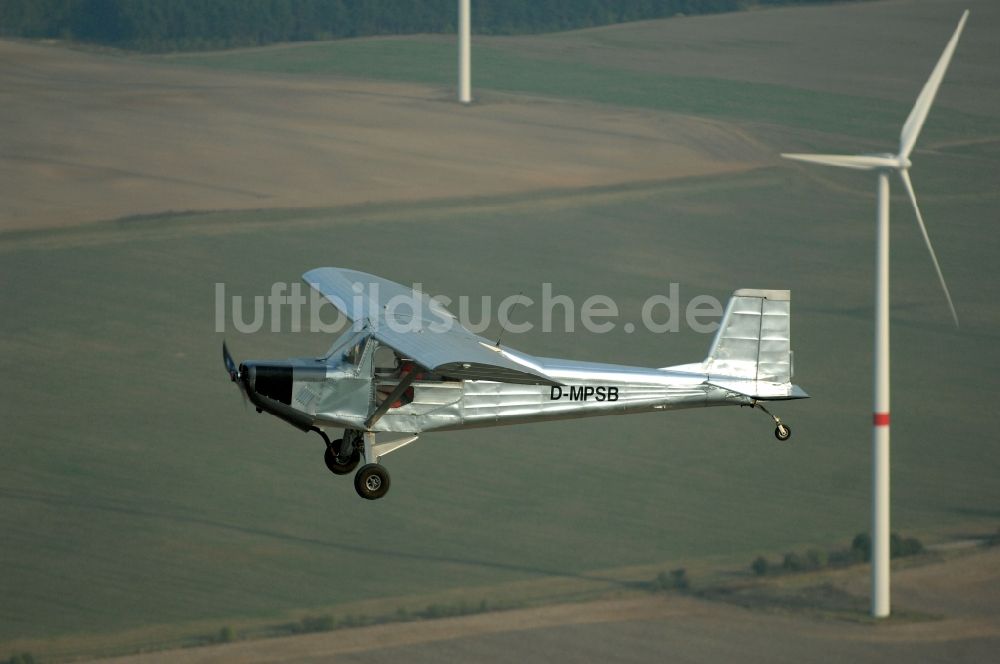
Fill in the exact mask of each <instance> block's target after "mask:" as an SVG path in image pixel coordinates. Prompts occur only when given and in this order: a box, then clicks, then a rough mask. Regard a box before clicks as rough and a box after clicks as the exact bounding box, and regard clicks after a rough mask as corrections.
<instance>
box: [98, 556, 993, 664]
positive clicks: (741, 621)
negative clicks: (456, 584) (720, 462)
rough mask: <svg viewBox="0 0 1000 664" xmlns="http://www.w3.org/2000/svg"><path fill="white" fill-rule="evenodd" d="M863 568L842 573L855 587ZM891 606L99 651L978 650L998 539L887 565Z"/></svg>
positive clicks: (717, 607) (614, 615)
mask: <svg viewBox="0 0 1000 664" xmlns="http://www.w3.org/2000/svg"><path fill="white" fill-rule="evenodd" d="M866 574H867V568H863V567H859V568H856V569H854V570H851V571H850V572H849V573H847V574H846V575H845V577H846V578H844V579H843V581H842V582H841V581H836V583H838V585H839V584H840V583H843V585H844V586H845V587H847V588H848V589H850V590H852V591H860V592H863V591H864V586H865V577H866ZM893 584H894V592H895V596H896V606H897V609H901V610H904V611H907V612H911V614H912V613H916V614H924V615H927V616H934V618H931V619H926V620H917V621H906V620H903V621H899V622H889V623H885V624H879V625H872V624H866V623H852V622H847V621H843V620H835V619H831V620H819V619H817V618H815V617H808V616H796V615H792V614H787V613H766V612H760V611H750V610H746V609H742V608H738V607H735V606H730V605H727V604H721V603H715V602H707V601H702V600H697V599H693V598H690V597H682V596H675V595H654V596H645V597H639V598H631V599H620V600H606V601H600V602H588V603H582V604H565V605H558V606H549V607H540V608H532V609H523V610H517V611H506V612H500V613H487V614H481V615H475V616H466V617H462V618H450V619H443V620H435V621H421V622H412V623H402V624H390V625H380V626H376V627H366V628H360V629H351V630H341V631H335V632H327V633H322V634H313V635H309V636H300V637H290V638H281V639H271V640H266V641H251V642H245V643H234V644H229V645H223V646H214V647H208V648H195V649H188V650H181V651H168V652H163V653H152V654H146V655H140V656H134V657H124V658H118V659H114V660H106V661H107V662H115V663H117V664H159V663H160V662H183V663H185V664H202V663H206V662H226V663H229V662H240V663H254V664H258V663H264V662H303V663H304V662H319V661H331V660H332V659H336V660H337V661H357V662H395V661H407V662H423V661H427V662H435V661H487V662H494V661H497V662H499V661H518V662H529V661H539V662H542V661H554V660H559V661H584V662H589V661H593V662H602V661H611V660H615V661H662V660H663V659H665V658H667V659H669V660H670V661H683V662H688V661H690V662H719V661H744V662H758V661H759V662H786V661H787V662H800V661H804V660H805V659H820V660H823V659H826V660H829V661H854V662H885V661H923V662H927V661H930V662H934V661H941V662H956V661H970V662H979V661H987V660H989V659H990V658H991V656H993V655H995V653H996V652H997V648H998V647H1000V621H998V616H1000V549H992V550H987V551H985V552H976V553H973V554H971V555H966V556H961V557H958V558H955V559H953V560H950V561H949V562H946V563H939V564H931V565H926V566H922V567H916V568H912V569H905V570H900V571H897V573H896V574H895V576H894V578H893Z"/></svg>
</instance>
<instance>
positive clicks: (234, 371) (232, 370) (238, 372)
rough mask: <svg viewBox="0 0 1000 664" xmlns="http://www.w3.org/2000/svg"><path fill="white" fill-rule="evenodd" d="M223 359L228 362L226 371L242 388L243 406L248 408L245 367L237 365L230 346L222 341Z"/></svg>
mask: <svg viewBox="0 0 1000 664" xmlns="http://www.w3.org/2000/svg"><path fill="white" fill-rule="evenodd" d="M222 361H223V362H225V364H226V372H227V373H228V374H229V380H231V381H233V382H234V383H236V385H237V387H239V388H240V396H241V397H242V398H243V407H244V408H246V405H247V386H246V383H245V382H244V376H243V371H242V370H243V367H242V366H239V367H237V366H236V362H235V361H234V360H233V356H232V355H231V354H230V353H229V347H228V346H226V342H225V341H223V342H222Z"/></svg>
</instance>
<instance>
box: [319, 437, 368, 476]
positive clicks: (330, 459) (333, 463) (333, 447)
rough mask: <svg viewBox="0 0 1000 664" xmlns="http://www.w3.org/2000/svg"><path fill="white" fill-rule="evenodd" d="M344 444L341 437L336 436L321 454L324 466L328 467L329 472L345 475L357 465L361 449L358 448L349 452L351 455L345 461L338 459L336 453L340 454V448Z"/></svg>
mask: <svg viewBox="0 0 1000 664" xmlns="http://www.w3.org/2000/svg"><path fill="white" fill-rule="evenodd" d="M343 444H344V440H343V439H342V438H338V439H337V440H335V441H333V442H332V443H330V444H329V445H327V447H326V452H325V453H324V454H323V460H324V461H326V467H327V468H329V469H330V472H331V473H333V474H334V475H347V474H348V473H349V472H351V471H352V470H354V469H355V468H357V467H358V462H359V461H361V451H360V450H359V449H358V448H356V447H355V448H354V450H353V451H352V452H351V457H350V458H349V459H348V460H347V462H346V463H342V462H340V461H338V455H339V454H340V448H341V446H342V445H343Z"/></svg>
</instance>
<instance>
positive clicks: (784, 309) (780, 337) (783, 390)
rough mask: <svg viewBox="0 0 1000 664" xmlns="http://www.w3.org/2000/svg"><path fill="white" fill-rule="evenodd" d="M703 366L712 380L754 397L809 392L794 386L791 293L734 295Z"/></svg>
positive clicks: (745, 290)
mask: <svg viewBox="0 0 1000 664" xmlns="http://www.w3.org/2000/svg"><path fill="white" fill-rule="evenodd" d="M703 367H704V370H705V373H707V374H708V380H709V382H710V383H712V384H714V385H718V386H720V387H724V388H726V389H729V390H732V391H734V392H739V393H741V394H745V395H747V396H750V397H754V398H760V399H789V398H791V399H794V398H799V397H804V396H807V395H806V393H805V392H803V391H802V390H801V389H800V388H798V387H796V386H794V385H792V384H791V380H792V348H791V293H790V292H789V291H787V290H756V289H750V288H743V289H740V290H738V291H736V292H735V293H733V296H732V298H730V300H729V305H728V306H727V307H726V313H725V315H724V316H723V317H722V324H721V326H720V327H719V331H718V332H717V333H716V335H715V341H713V342H712V348H711V350H709V352H708V357H707V358H705V361H704V363H703Z"/></svg>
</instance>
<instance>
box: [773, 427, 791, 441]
mask: <svg viewBox="0 0 1000 664" xmlns="http://www.w3.org/2000/svg"><path fill="white" fill-rule="evenodd" d="M774 437H775V438H777V439H778V440H781V441H785V440H788V439H789V438H791V437H792V428H791V427H790V426H788V425H787V424H779V425H778V426H776V427H774Z"/></svg>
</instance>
